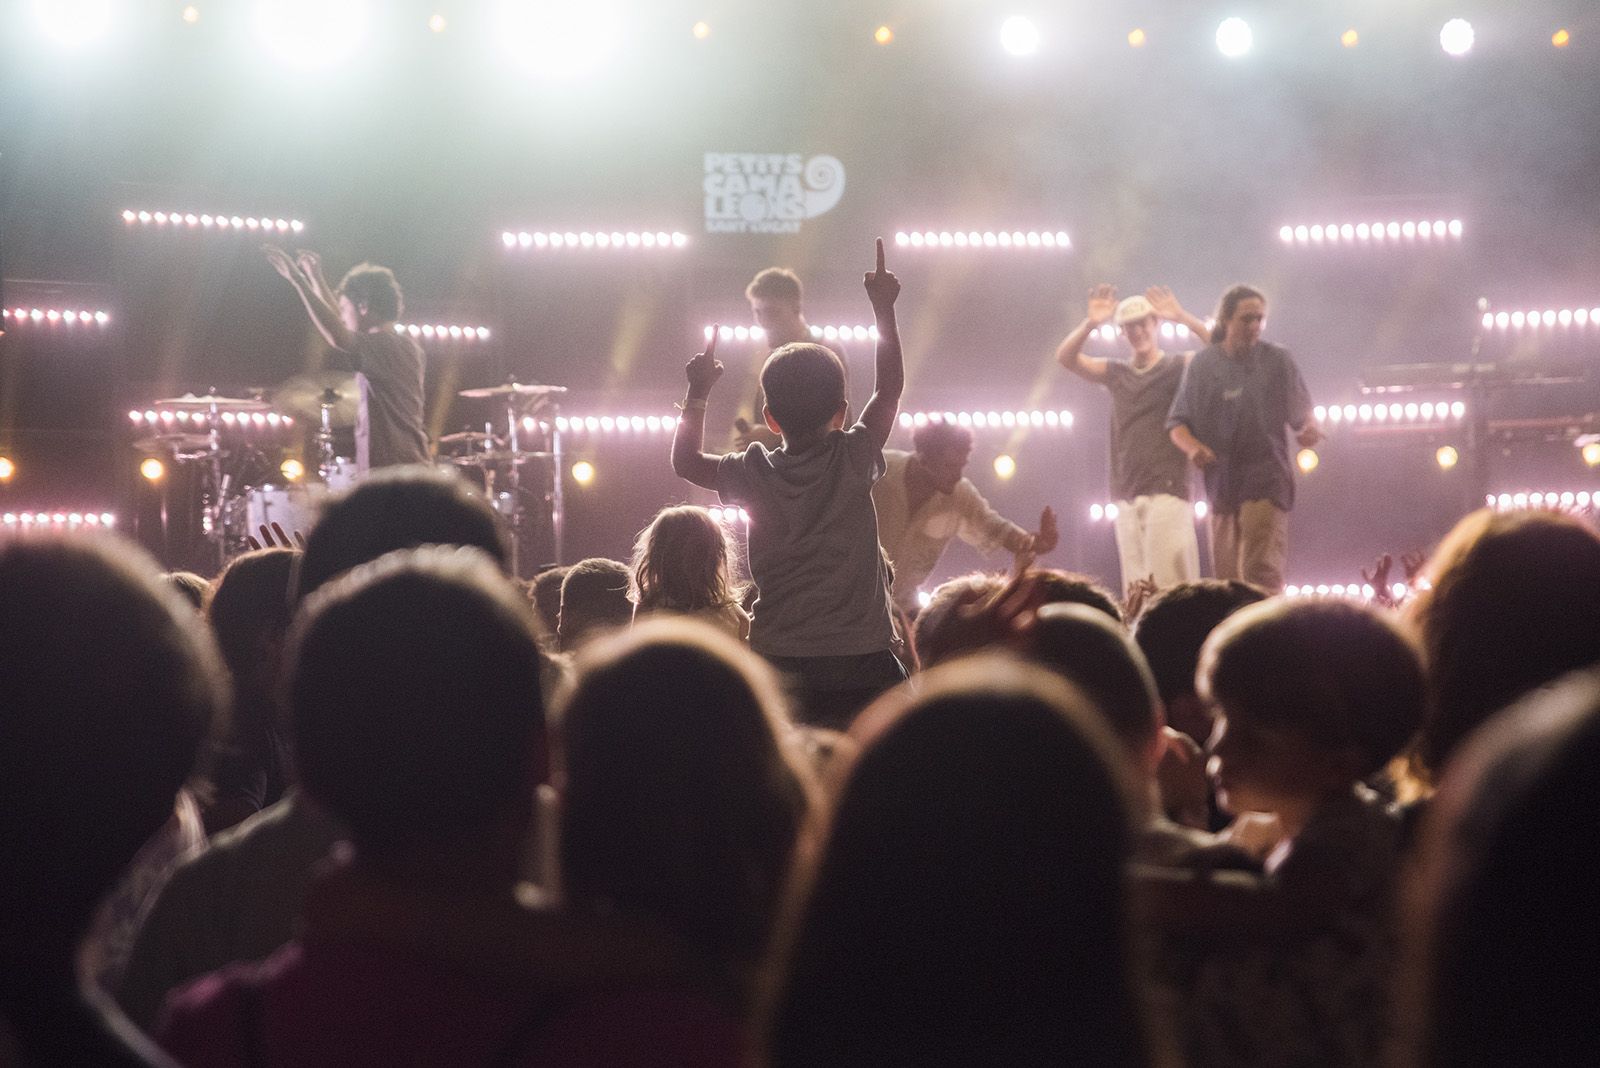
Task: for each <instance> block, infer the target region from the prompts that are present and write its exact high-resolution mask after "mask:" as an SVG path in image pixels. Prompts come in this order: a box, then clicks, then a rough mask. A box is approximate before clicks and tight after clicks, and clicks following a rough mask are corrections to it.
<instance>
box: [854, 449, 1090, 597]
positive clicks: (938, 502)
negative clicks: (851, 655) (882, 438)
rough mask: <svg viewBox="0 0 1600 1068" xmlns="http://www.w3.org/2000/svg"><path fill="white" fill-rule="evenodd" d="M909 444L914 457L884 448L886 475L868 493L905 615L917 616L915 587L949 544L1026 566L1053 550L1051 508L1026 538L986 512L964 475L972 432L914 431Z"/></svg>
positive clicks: (987, 507) (992, 512)
mask: <svg viewBox="0 0 1600 1068" xmlns="http://www.w3.org/2000/svg"><path fill="white" fill-rule="evenodd" d="M911 442H912V445H913V447H914V448H915V449H916V451H915V452H901V451H899V450H898V449H884V450H883V461H884V465H885V471H884V474H883V477H882V478H880V479H879V480H878V481H877V482H876V483H875V484H874V485H873V487H872V503H873V504H874V506H875V507H876V508H877V511H878V540H879V542H880V543H881V544H882V545H883V551H884V552H885V553H887V554H888V556H889V562H890V563H891V564H893V565H894V585H893V587H892V588H891V590H890V594H891V596H892V597H893V598H894V603H895V605H896V606H897V607H898V608H899V609H900V610H901V611H902V612H904V613H906V615H907V616H915V615H916V614H917V610H918V608H919V607H920V606H919V605H918V604H917V587H919V586H921V585H922V583H923V582H924V581H925V580H926V579H927V577H928V576H929V575H930V574H932V573H933V569H934V567H935V566H937V565H938V563H939V557H940V556H942V555H943V554H944V548H945V546H946V545H948V544H950V539H951V538H954V537H959V538H960V539H961V540H962V541H964V542H966V543H967V544H968V545H972V546H975V547H977V548H979V549H982V550H984V551H986V552H987V551H990V550H993V549H997V548H1003V549H1005V550H1006V551H1007V552H1010V553H1013V554H1015V555H1017V556H1025V557H1027V558H1029V559H1030V560H1031V559H1032V558H1033V557H1035V556H1038V555H1040V554H1041V553H1047V552H1049V551H1050V550H1051V549H1054V548H1055V547H1056V541H1057V538H1058V534H1057V531H1056V517H1055V513H1054V512H1053V511H1051V510H1050V509H1049V508H1046V509H1045V510H1044V511H1043V512H1042V513H1041V514H1040V516H1039V532H1038V533H1037V534H1033V533H1029V532H1028V531H1026V530H1024V529H1022V528H1021V527H1019V526H1017V524H1015V523H1013V522H1011V521H1010V520H1008V519H1006V518H1005V517H1004V516H1002V515H1000V514H999V513H998V512H996V511H995V510H994V509H993V508H992V507H990V505H989V502H988V501H986V500H984V499H983V494H981V493H979V492H978V487H976V486H974V485H973V484H972V483H971V482H970V481H968V480H967V479H965V478H963V477H962V474H961V473H962V471H964V470H965V469H966V466H967V460H968V458H969V457H971V455H972V431H970V430H968V429H967V428H966V427H963V426H957V425H956V424H954V423H928V424H927V425H925V426H920V427H918V428H917V429H916V432H915V433H914V434H912V437H911Z"/></svg>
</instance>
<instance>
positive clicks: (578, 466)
mask: <svg viewBox="0 0 1600 1068" xmlns="http://www.w3.org/2000/svg"><path fill="white" fill-rule="evenodd" d="M572 481H574V482H576V483H577V484H578V485H580V486H587V485H588V484H589V483H591V482H593V481H594V464H592V463H590V462H589V461H588V460H579V461H578V462H577V463H575V464H573V465H572Z"/></svg>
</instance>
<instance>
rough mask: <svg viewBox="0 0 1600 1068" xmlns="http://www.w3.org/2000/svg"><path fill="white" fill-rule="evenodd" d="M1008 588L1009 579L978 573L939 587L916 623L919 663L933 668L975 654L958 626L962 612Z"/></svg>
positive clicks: (918, 616) (930, 596) (914, 635)
mask: <svg viewBox="0 0 1600 1068" xmlns="http://www.w3.org/2000/svg"><path fill="white" fill-rule="evenodd" d="M1004 585H1005V580H1004V579H1002V578H1000V576H998V575H990V574H987V573H985V572H982V571H974V572H972V573H971V574H967V575H960V576H958V577H956V578H953V579H949V580H948V581H945V582H941V583H940V584H939V585H938V586H936V587H935V588H934V591H933V593H932V594H930V595H929V597H928V603H927V604H926V605H925V606H924V607H923V609H922V611H920V612H918V613H917V619H916V622H915V623H913V624H912V635H913V637H914V639H915V642H914V644H915V645H916V649H917V660H918V662H919V663H920V664H921V666H922V667H924V668H931V667H933V666H934V665H936V664H942V663H943V662H944V661H946V660H953V659H954V658H955V657H957V656H960V655H961V654H962V653H970V652H973V651H974V649H975V647H974V646H973V645H972V644H971V643H970V642H969V641H968V640H967V638H966V636H965V635H964V634H963V633H962V630H961V628H960V626H959V625H958V624H959V618H960V617H959V613H960V612H961V610H962V609H963V608H967V607H969V606H971V605H975V604H977V603H978V602H979V601H982V600H983V599H984V598H986V597H989V596H991V595H993V594H994V593H995V592H996V591H998V590H999V589H1000V588H1001V587H1002V586H1004Z"/></svg>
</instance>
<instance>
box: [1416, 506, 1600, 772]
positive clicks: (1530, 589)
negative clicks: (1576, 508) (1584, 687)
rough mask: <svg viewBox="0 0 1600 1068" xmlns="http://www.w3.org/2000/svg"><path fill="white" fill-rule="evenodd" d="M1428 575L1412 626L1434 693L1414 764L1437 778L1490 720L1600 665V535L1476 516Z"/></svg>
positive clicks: (1533, 516) (1555, 524)
mask: <svg viewBox="0 0 1600 1068" xmlns="http://www.w3.org/2000/svg"><path fill="white" fill-rule="evenodd" d="M1427 575H1428V578H1429V580H1430V582H1431V583H1432V589H1431V590H1428V591H1426V592H1424V593H1423V594H1422V595H1421V596H1420V597H1419V598H1418V600H1417V602H1416V603H1415V605H1414V606H1413V608H1412V618H1413V619H1415V621H1416V623H1417V625H1418V630H1419V632H1420V634H1421V636H1422V643H1423V649H1424V651H1425V653H1426V656H1427V660H1428V669H1429V673H1430V676H1431V679H1432V682H1433V688H1434V708H1433V714H1432V715H1431V716H1430V717H1429V722H1428V724H1427V726H1426V727H1425V728H1424V730H1423V733H1422V746H1421V756H1422V758H1423V760H1424V761H1425V762H1426V763H1427V765H1428V766H1429V767H1430V768H1432V769H1434V770H1438V769H1441V768H1443V766H1444V764H1445V762H1446V761H1448V759H1449V757H1450V754H1451V752H1452V751H1453V750H1454V749H1455V747H1456V746H1457V745H1458V744H1459V743H1460V741H1461V740H1462V739H1463V738H1465V737H1466V736H1467V735H1468V734H1469V733H1471V732H1472V730H1473V729H1474V728H1475V727H1477V726H1478V725H1479V724H1480V723H1482V722H1483V721H1484V720H1485V719H1487V718H1488V717H1489V716H1491V715H1492V714H1493V713H1495V712H1496V711H1498V710H1499V709H1501V708H1504V707H1505V706H1506V705H1508V704H1510V703H1511V702H1512V701H1514V700H1515V699H1516V698H1517V697H1519V696H1521V695H1522V694H1524V693H1527V692H1528V691H1529V690H1531V689H1533V688H1534V687H1536V686H1540V685H1542V684H1544V683H1546V682H1549V681H1551V680H1552V679H1555V678H1558V677H1560V676H1561V675H1563V674H1565V673H1566V672H1568V671H1571V670H1574V669H1576V668H1580V667H1584V666H1586V665H1588V664H1592V663H1595V662H1596V661H1600V535H1597V534H1596V533H1595V531H1594V529H1593V528H1591V527H1589V526H1587V525H1586V524H1584V523H1583V522H1581V521H1579V520H1577V519H1573V518H1571V517H1568V516H1563V515H1559V514H1557V513H1554V512H1526V511H1524V512H1511V513H1505V514H1500V515H1492V514H1489V513H1487V512H1480V513H1477V514H1475V515H1472V516H1468V517H1467V518H1466V519H1463V520H1462V521H1461V523H1460V524H1458V525H1457V528H1456V530H1455V531H1453V532H1452V533H1451V535H1450V536H1449V537H1447V538H1446V539H1445V541H1444V542H1443V543H1442V544H1441V545H1440V548H1439V550H1438V552H1437V553H1436V554H1435V559H1434V561H1433V562H1432V563H1431V564H1430V566H1429V568H1428V570H1427Z"/></svg>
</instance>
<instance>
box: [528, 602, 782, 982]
mask: <svg viewBox="0 0 1600 1068" xmlns="http://www.w3.org/2000/svg"><path fill="white" fill-rule="evenodd" d="M559 722H560V727H559V734H558V745H557V769H558V785H559V787H560V789H561V793H562V810H561V870H562V876H563V880H564V886H563V891H564V893H565V895H566V897H567V898H568V900H569V901H571V902H573V903H574V904H577V905H578V906H580V907H591V908H592V907H608V908H617V909H622V910H624V911H629V912H633V913H636V914H640V915H645V916H651V917H654V918H656V919H658V920H660V921H662V922H664V923H666V924H667V925H668V926H669V927H671V928H672V929H674V930H675V931H677V932H678V933H679V934H680V935H682V936H683V937H685V938H688V939H689V940H691V941H692V942H693V943H695V944H696V945H699V946H700V947H702V948H704V949H705V950H706V951H708V952H709V953H710V954H711V955H712V956H713V957H715V958H716V959H718V960H721V961H723V962H724V963H726V964H727V965H728V966H729V968H730V970H732V971H733V972H734V973H736V974H737V973H742V972H743V971H744V970H745V969H747V968H749V967H750V966H752V965H753V964H754V962H755V961H756V960H757V959H758V958H759V956H760V955H761V953H762V952H763V951H764V950H765V948H766V946H767V942H768V939H769V934H770V930H771V925H772V920H773V914H774V911H775V909H776V905H777V901H778V898H779V895H780V894H781V891H782V888H783V886H784V885H785V880H786V878H787V875H788V872H789V865H790V861H791V857H792V854H793V851H794V846H795V842H796V838H797V836H798V835H799V833H800V829H801V826H802V824H803V822H804V820H805V818H806V814H807V812H808V810H809V783H808V779H807V777H806V775H805V773H804V769H803V766H802V765H801V763H800V762H799V759H798V757H797V756H796V755H795V754H794V753H792V752H791V750H790V743H789V741H788V739H787V736H786V735H787V731H786V727H785V724H784V722H783V718H782V713H781V705H780V700H779V697H778V691H777V683H776V680H775V679H774V677H773V675H772V672H771V670H770V669H769V668H768V667H767V666H766V665H765V664H764V663H763V662H761V661H760V660H759V659H758V658H757V657H756V656H755V655H754V654H753V653H751V652H750V651H749V650H748V649H745V648H744V647H743V646H742V645H740V644H739V643H738V642H736V641H734V640H733V639H731V638H729V637H727V636H725V635H723V634H721V633H719V632H717V631H715V630H714V629H712V628H710V627H708V626H706V625H704V624H700V623H697V622H694V621H692V620H685V619H658V620H653V621H649V622H646V623H641V624H640V625H638V626H636V627H634V628H633V629H632V630H630V631H628V632H627V633H624V634H617V635H615V636H613V637H611V638H609V639H606V640H604V641H600V642H596V643H594V644H593V645H591V646H589V648H588V649H586V650H585V651H584V652H583V654H582V655H581V656H580V658H579V663H578V674H577V681H576V684H575V685H574V687H573V689H572V691H571V692H570V694H568V695H567V698H566V700H565V701H564V702H563V706H562V709H561V714H560V719H559Z"/></svg>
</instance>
